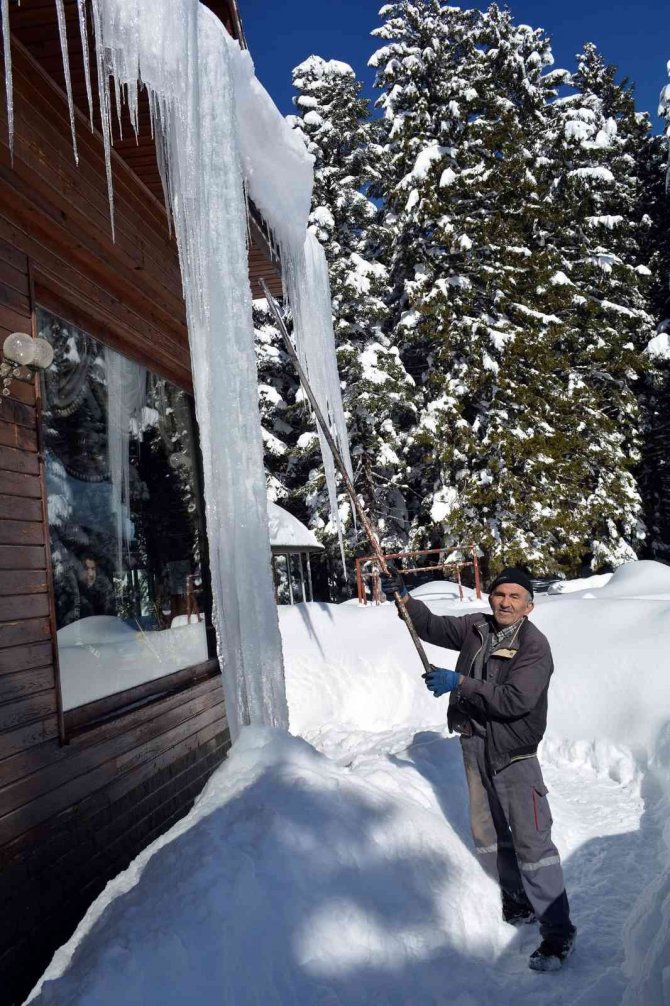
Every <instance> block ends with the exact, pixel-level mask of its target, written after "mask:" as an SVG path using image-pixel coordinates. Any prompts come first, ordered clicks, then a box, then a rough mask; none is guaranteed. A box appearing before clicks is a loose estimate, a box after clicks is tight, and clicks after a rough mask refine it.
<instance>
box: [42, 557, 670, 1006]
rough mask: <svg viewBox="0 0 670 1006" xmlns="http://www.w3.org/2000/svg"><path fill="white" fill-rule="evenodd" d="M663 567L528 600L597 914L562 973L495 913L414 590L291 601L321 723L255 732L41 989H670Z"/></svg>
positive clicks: (177, 999) (63, 992)
mask: <svg viewBox="0 0 670 1006" xmlns="http://www.w3.org/2000/svg"><path fill="white" fill-rule="evenodd" d="M663 573H664V571H663V570H662V569H660V568H657V567H656V565H655V564H652V565H647V564H642V563H636V564H631V567H630V568H625V569H623V570H622V571H621V573H617V574H615V576H614V577H612V585H613V588H614V592H613V596H610V597H609V598H608V597H607V596H606V595H604V594H603V590H604V588H594V590H593V591H592V592H591V593H592V595H593V596H592V597H580V596H579V592H578V593H577V594H574V593H573V594H568V595H567V596H565V597H564V596H560V595H557V596H553V597H541V598H539V599H538V603H537V607H536V609H535V612H534V613H533V616H532V617H533V619H534V620H535V621H536V623H537V624H538V625H539V626H540V628H542V629H543V631H545V632H547V633H548V635H549V638H550V640H551V642H552V644H553V647H554V652H555V657H556V673H555V677H554V679H553V682H552V686H551V693H550V711H551V712H550V716H551V722H550V729H549V734H548V737H547V741H546V743H545V746H544V750H543V754H542V761H543V767H544V771H545V778H546V781H547V784H548V786H549V789H550V791H551V799H552V810H553V814H554V819H555V838H556V841H557V844H558V846H559V848H560V849H561V851H562V854H563V859H564V863H565V871H566V882H567V885H568V892H569V895H570V898H571V902H572V908H573V914H574V917H575V920H576V922H577V925H578V927H579V939H578V946H577V952H576V954H575V955H574V958H573V959H572V960H571V963H570V966H569V967H568V968H566V969H565V971H564V972H563V973H562V974H561V976H560V979H549V980H547V979H546V978H545V977H543V976H537V975H534V974H532V973H531V972H530V971H529V970H528V968H527V963H526V962H527V956H528V953H529V952H530V951H531V950H532V949H533V948H534V946H535V945H536V943H537V932H536V930H535V927H526V928H525V931H523V932H516V931H514V930H511V929H510V928H509V927H507V926H505V925H504V924H503V923H502V922H501V921H499V917H498V911H499V910H498V900H497V898H498V896H497V891H496V889H495V886H494V885H493V884H492V883H491V882H490V881H489V880H488V879H487V878H486V877H485V876H484V874H483V873H482V871H481V870H480V869H479V867H478V865H477V863H476V862H475V858H474V856H473V853H472V849H471V840H470V837H469V833H468V825H467V811H466V794H465V783H464V778H463V771H462V766H461V762H460V751H459V744H458V741H457V740H455V739H454V738H450V737H448V736H447V735H446V731H445V728H444V718H445V708H446V700H438V701H436V700H435V699H433V698H432V696H430V695H429V694H428V693H427V692H426V691H425V689H424V686H423V683H422V681H421V678H420V668H419V667H418V666H417V664H418V660H417V658H416V655H415V653H414V651H413V649H412V646H411V642H410V641H409V640H408V638H406V637H407V633H406V630H405V629H404V626H403V625H402V624H401V623H400V621H399V620H398V618H397V616H396V614H395V611H394V609H393V608H392V606H391V605H383V606H381V607H379V608H375V607H372V606H368V607H366V608H357V607H355V606H352V605H346V604H345V605H340V606H335V605H318V604H312V605H298V606H295V607H293V608H285V609H282V610H281V613H280V620H281V630H282V636H283V642H284V651H285V659H286V669H287V691H288V697H289V707H290V716H291V726H292V729H293V730H294V731H299V732H300V733H301V734H303V735H304V738H306V739H299V738H296V737H290V736H288V735H286V734H283V733H280V732H276V731H272V730H268V729H256V728H254V729H248V730H244V731H243V732H242V735H241V737H240V739H239V741H238V742H237V743H236V745H235V746H234V748H233V751H232V753H231V756H230V758H229V759H228V761H227V762H226V763H225V764H224V765H223V766H222V767H221V769H220V770H219V771H218V772H217V773H216V774H215V776H214V777H213V778H212V780H211V781H210V783H209V784H208V786H207V788H206V790H205V792H204V793H203V795H202V796H201V798H200V800H199V801H198V803H197V804H196V807H195V809H194V810H193V812H192V813H191V814H190V815H189V816H188V817H187V818H186V819H185V820H183V821H182V822H180V823H179V824H178V825H177V826H176V827H175V828H173V829H172V830H171V832H170V833H168V834H167V835H165V836H163V837H162V838H161V839H159V840H158V841H157V842H156V843H154V845H153V846H152V847H151V848H149V849H148V850H146V851H145V852H144V853H143V854H142V855H141V856H140V857H139V858H138V859H137V860H136V861H135V863H133V864H132V866H131V867H130V869H129V870H127V871H126V872H125V873H123V874H121V875H120V876H119V877H118V878H116V880H114V881H113V882H112V883H111V884H110V885H108V888H107V890H106V891H105V892H104V893H103V895H102V896H101V897H100V898H99V899H98V901H97V902H96V903H95V904H94V905H93V906H92V908H91V910H90V911H89V913H88V916H87V918H86V919H85V920H84V922H83V923H82V925H81V926H80V928H79V930H78V932H77V933H76V934H75V936H74V937H73V939H72V940H71V941H70V943H69V944H67V945H66V946H65V947H63V948H62V949H61V951H59V953H58V954H57V955H56V958H55V959H54V961H53V962H52V965H51V966H50V968H49V969H48V971H47V973H46V975H45V980H44V984H43V985H42V986H41V988H38V989H36V991H35V993H34V996H33V1001H35V1002H39V1003H40V1004H42V1006H45V1004H54V1006H55V1004H58V1006H61V1004H65V1003H67V1004H78V1006H84V1004H86V1006H88V1004H90V1006H93V1004H95V1006H112V1004H114V1006H117V1004H118V1003H119V1002H125V1003H130V1004H138V1006H139V1004H142V1006H154V1004H155V1006H158V1004H160V1006H171V1004H174V1006H176V1004H177V1003H179V1004H183V1003H184V1002H198V1003H199V1004H200V1006H210V1004H211V1006H214V1004H216V1006H221V1004H231V1006H232V1004H237V1003H239V1002H244V1003H250V1004H254V1003H258V1004H261V1003H262V1004H263V1006H266V1004H270V1006H275V1004H276V1006H289V1004H290V1006H293V1004H297V1003H300V1004H302V1003H304V1004H310V1006H312V1004H314V1006H339V1004H341V1006H358V1004H360V1006H363V1004H365V1006H368V1004H370V1003H374V1002H376V1003H380V1004H382V1003H383V1004H384V1006H410V1004H412V1006H414V1004H416V1003H417V1002H425V1003H428V1004H435V1006H437V1004H438V1003H443V1002H445V1001H448V1002H449V1003H450V1004H456V1006H489V1004H490V1006H493V1004H496V1006H498V1004H500V1003H509V1002H511V1001H512V1000H513V1001H514V1002H515V1004H517V1003H519V1004H521V1006H559V1004H564V1003H565V1002H571V1003H572V1004H574V1006H616V1004H620V1006H638V1004H642V1003H644V1006H667V1003H668V1002H669V1001H670V1000H669V999H668V985H667V960H668V948H669V947H670V921H669V912H668V906H669V905H670V883H669V881H668V877H669V876H670V850H669V849H668V845H667V844H666V842H665V841H664V838H663V825H664V821H665V818H666V817H667V802H666V801H667V786H668V780H669V779H670V771H669V769H670V689H669V688H667V686H666V685H665V676H666V674H667V658H666V657H665V653H666V650H667V645H666V641H665V634H664V633H663V631H662V630H663V628H664V627H666V626H667V624H668V615H669V614H670V612H669V610H668V609H669V605H668V602H667V601H666V599H665V597H664V592H665V581H664V580H663ZM617 581H618V584H619V586H617ZM652 587H653V589H654V590H658V591H659V593H658V594H655V593H654V592H653V590H652ZM619 588H621V589H622V590H623V591H624V592H625V595H626V596H620V595H619V593H618V591H619ZM632 591H638V592H639V593H640V594H642V595H643V597H644V600H641V599H640V598H639V597H634V596H630V594H631V592H632ZM422 592H423V593H424V594H426V595H432V596H431V598H430V605H431V607H432V608H433V609H434V610H439V611H443V612H444V613H447V612H450V613H463V612H464V611H470V610H473V607H475V608H476V607H477V606H478V605H477V602H473V601H465V602H458V601H456V600H454V598H453V597H449V596H448V595H449V593H450V592H451V590H450V587H449V585H443V584H441V585H426V586H425V587H424V588H422ZM440 593H442V594H443V595H445V594H446V595H447V596H446V597H445V596H443V597H442V599H439V597H438V596H437V595H439V594H440ZM481 607H482V609H483V608H484V607H485V604H482V605H481ZM432 655H433V656H434V657H435V658H436V659H439V660H440V662H441V663H443V664H447V663H448V662H449V659H448V658H449V654H448V653H447V652H446V651H439V650H436V649H435V650H434V652H433V654H432ZM308 741H310V742H311V743H308ZM317 747H318V748H319V749H320V751H319V750H317ZM324 752H325V754H324Z"/></svg>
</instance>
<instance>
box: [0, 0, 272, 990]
mask: <svg viewBox="0 0 670 1006" xmlns="http://www.w3.org/2000/svg"><path fill="white" fill-rule="evenodd" d="M208 6H210V7H211V8H212V9H213V10H214V12H215V13H216V14H217V15H218V16H220V17H221V18H222V20H224V23H227V27H228V28H229V30H230V31H231V32H232V33H234V34H236V35H237V36H238V37H239V36H240V33H241V28H240V26H239V20H238V15H237V9H236V5H235V3H234V2H233V0H208ZM65 10H66V17H67V25H68V34H69V46H70V52H71V61H72V69H73V83H74V88H75V97H76V100H77V104H78V106H79V111H78V113H77V140H78V145H79V165H78V166H77V165H76V164H75V162H74V159H73V155H72V147H71V139H70V124H69V115H68V109H67V104H66V101H65V97H64V94H63V90H62V84H63V74H62V65H61V64H60V47H59V45H58V43H57V39H58V31H57V22H56V14H55V4H54V0H23V3H22V4H21V6H20V7H19V6H18V5H16V4H12V5H11V23H12V30H13V36H14V37H13V44H12V58H13V82H14V110H15V145H14V156H13V159H12V157H11V155H10V151H9V146H8V132H7V115H6V103H5V95H4V81H0V346H1V344H2V341H3V340H4V338H5V337H6V335H7V334H9V333H10V332H12V331H23V332H29V333H31V332H32V333H33V334H36V333H35V324H36V322H35V311H36V307H37V305H41V306H43V307H45V308H47V309H49V310H51V311H53V312H55V313H57V314H59V315H61V316H63V317H64V318H66V319H67V320H69V321H71V322H72V323H74V324H76V325H79V326H81V327H83V328H85V329H86V330H87V331H89V332H90V333H91V334H92V335H93V336H95V337H96V338H99V339H101V340H102V341H104V342H105V343H106V344H108V345H110V346H111V347H112V348H114V349H116V350H118V351H120V352H122V353H124V354H126V355H127V356H130V357H132V358H133V359H136V360H137V361H139V362H140V363H142V364H143V365H145V366H147V367H148V368H150V369H151V370H152V371H154V372H156V373H158V374H161V375H163V376H164V377H166V378H168V379H169V380H170V381H172V382H174V383H175V384H177V385H179V386H180V387H182V388H184V389H186V390H187V391H190V390H191V387H192V385H191V371H190V360H189V347H188V334H187V329H186V317H185V308H184V302H183V298H182V293H181V280H180V272H179V262H178V256H177V249H176V245H175V242H174V239H173V238H172V237H171V236H170V233H169V230H168V226H167V217H166V213H165V209H164V206H163V204H162V198H163V197H162V190H161V188H160V180H159V178H158V174H157V170H156V164H155V154H154V152H153V142H152V141H151V138H150V136H148V135H144V136H143V137H142V138H141V143H140V144H139V145H138V144H136V143H135V141H134V139H133V140H132V141H130V140H128V139H126V140H125V141H120V142H119V147H118V151H117V152H116V153H114V155H113V176H114V193H115V224H116V240H115V241H113V240H112V237H111V233H110V223H109V210H108V203H107V191H106V182H105V163H104V155H103V147H102V140H101V137H100V135H99V133H98V132H91V130H90V128H89V126H88V122H87V120H86V119H85V117H84V115H83V114H82V112H83V111H85V110H86V99H85V94H84V91H83V74H82V72H81V43H80V41H79V33H78V27H77V21H76V2H75V0H66V4H65ZM93 62H94V61H93ZM142 115H143V124H144V125H145V126H146V121H147V109H146V108H144V109H143V113H142ZM252 233H253V235H254V244H253V246H252V248H251V249H250V269H251V275H252V280H253V281H254V282H255V280H256V279H257V278H258V276H260V275H263V276H265V277H269V278H271V279H272V283H273V286H274V289H275V291H276V292H280V290H281V278H280V274H279V270H278V267H277V265H276V263H272V262H271V261H270V260H269V258H268V255H269V252H268V249H267V247H266V246H265V244H264V241H263V236H262V231H261V229H260V228H259V227H257V226H256V224H253V225H252ZM254 292H257V291H256V290H255V291H254ZM40 410H41V402H40V389H39V383H38V382H36V381H29V382H18V381H14V382H13V384H12V387H11V396H10V397H9V398H2V399H0V903H1V904H2V906H3V911H2V912H1V913H0V1006H13V1004H18V1003H19V1002H21V1001H22V1000H23V998H24V997H25V995H26V994H27V992H28V991H29V989H30V988H31V986H32V985H33V983H34V982H35V981H36V980H37V978H38V977H39V975H40V974H41V972H42V971H43V969H44V967H45V966H46V964H47V963H48V961H49V959H50V957H51V955H52V954H53V952H54V951H55V949H56V948H57V947H58V946H59V945H60V944H61V943H62V942H63V941H64V940H65V939H67V938H68V936H69V935H70V933H71V932H72V930H73V929H74V927H75V926H76V925H77V923H78V922H79V920H80V919H81V917H82V915H83V914H84V912H85V911H86V909H87V907H88V906H89V904H90V902H91V900H92V899H93V898H94V897H95V896H96V895H97V894H98V893H99V892H100V891H101V890H102V888H103V887H104V884H105V883H106V882H107V880H108V879H109V878H110V877H112V876H114V875H115V874H116V873H117V872H118V871H119V870H120V869H123V868H124V867H125V866H127V865H128V863H129V862H130V861H131V860H132V859H133V858H134V856H136V855H137V854H138V852H139V851H141V849H142V848H143V847H145V846H146V844H147V843H148V842H149V841H151V840H152V839H153V838H155V837H157V836H158V835H159V834H161V833H162V832H163V831H164V830H165V829H166V828H167V827H169V826H170V825H171V824H172V823H173V822H174V821H176V820H178V819H179V817H181V816H183V814H184V813H186V811H187V810H188V809H189V807H190V806H191V805H192V802H193V800H194V799H195V797H196V796H197V794H198V793H199V791H200V790H201V788H202V786H203V784H204V782H205V781H206V779H207V778H208V776H209V775H210V774H211V772H212V771H213V769H214V768H215V767H216V766H217V765H218V764H219V763H220V762H221V760H222V759H223V757H224V756H225V752H226V750H227V748H228V746H229V743H230V736H229V732H228V726H227V721H226V715H225V708H224V700H223V691H222V686H221V678H220V674H219V673H218V666H217V664H216V661H210V662H208V663H206V664H203V665H201V666H200V667H199V668H197V673H195V674H194V675H191V676H189V675H188V674H185V673H183V672H178V673H177V674H174V675H172V676H171V677H170V679H163V682H162V683H161V688H162V689H163V690H162V691H161V694H160V697H157V696H156V692H155V691H154V692H153V694H152V689H151V688H146V689H145V690H144V691H143V692H141V693H138V695H137V696H134V698H135V701H134V704H133V705H132V707H130V706H129V707H128V709H127V711H126V712H125V713H123V714H119V713H118V711H117V712H116V713H114V712H113V711H111V712H110V711H109V710H108V708H107V706H106V705H105V703H104V700H103V701H100V702H99V703H98V704H97V705H96V704H92V705H94V706H95V709H94V710H93V712H94V713H95V715H96V717H97V719H96V723H95V725H93V726H91V725H90V719H89V721H88V725H87V727H86V729H82V728H81V723H80V717H79V713H78V711H77V710H72V711H71V712H69V713H68V714H67V716H66V715H64V714H63V712H62V709H61V705H60V695H59V683H58V660H57V647H56V642H55V624H56V623H55V603H54V596H53V586H52V576H51V569H50V549H49V539H48V525H47V509H46V498H45V485H44V470H43V468H44V466H43V457H42V441H41V427H40V415H41V412H40ZM90 712H91V711H90V710H89V713H90Z"/></svg>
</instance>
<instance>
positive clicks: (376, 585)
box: [356, 543, 482, 604]
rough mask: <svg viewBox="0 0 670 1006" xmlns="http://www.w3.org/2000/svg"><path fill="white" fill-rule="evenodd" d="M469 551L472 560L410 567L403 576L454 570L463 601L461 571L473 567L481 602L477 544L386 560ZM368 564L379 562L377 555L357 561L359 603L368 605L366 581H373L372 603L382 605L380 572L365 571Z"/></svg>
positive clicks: (399, 554) (401, 554) (391, 556)
mask: <svg viewBox="0 0 670 1006" xmlns="http://www.w3.org/2000/svg"><path fill="white" fill-rule="evenodd" d="M465 551H469V552H470V555H471V556H472V558H471V559H467V560H463V559H456V560H453V561H450V560H449V559H446V560H444V561H443V562H439V563H437V564H436V565H433V566H409V567H405V568H404V569H403V571H402V573H403V576H404V575H405V574H411V573H429V572H431V571H433V570H440V571H441V572H443V573H444V572H446V571H447V570H453V571H454V572H455V574H456V582H457V583H458V593H459V597H460V599H461V601H462V600H463V599H464V595H463V584H462V581H461V570H463V569H468V568H470V567H472V569H473V571H474V577H475V594H476V597H477V600H478V601H480V600H481V597H482V587H481V574H480V569H479V554H478V553H479V550H478V548H477V545H476V544H475V543H473V544H471V545H452V546H451V547H450V548H448V549H445V548H422V549H415V550H414V551H411V552H395V553H393V554H389V555H385V556H384V558H385V559H413V558H415V557H416V556H420V555H435V554H436V553H438V554H444V553H445V552H447V553H453V552H465ZM366 562H377V556H375V555H362V556H359V557H358V558H357V559H356V590H357V594H358V603H359V604H367V603H368V599H367V595H366V592H365V580H371V587H372V601H373V603H374V604H380V603H381V588H380V582H379V571H378V570H376V569H373V570H370V571H369V572H367V571H364V570H363V564H364V563H366Z"/></svg>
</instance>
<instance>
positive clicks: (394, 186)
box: [255, 0, 670, 593]
mask: <svg viewBox="0 0 670 1006" xmlns="http://www.w3.org/2000/svg"><path fill="white" fill-rule="evenodd" d="M380 15H381V17H380V20H381V23H380V25H379V27H378V28H377V29H376V30H375V32H374V35H375V36H376V39H375V40H374V42H373V44H372V45H371V49H374V48H375V45H376V46H377V48H376V51H374V52H372V55H371V60H370V65H371V66H373V67H374V68H375V71H376V89H377V98H376V101H375V102H370V101H368V100H367V99H366V98H364V97H363V95H362V88H363V85H362V83H361V82H360V81H359V80H358V79H357V77H356V74H355V72H354V71H353V70H352V68H351V67H350V66H348V65H347V64H346V63H342V62H338V61H335V60H328V61H326V60H324V59H322V58H320V57H318V56H310V57H309V58H307V59H306V60H305V61H304V62H303V63H302V64H301V65H299V66H297V67H296V68H295V70H294V72H293V84H294V87H295V91H296V97H295V99H294V101H295V106H296V114H295V116H294V117H293V120H292V122H293V126H294V128H295V129H296V130H298V131H299V133H300V134H301V136H302V137H303V139H304V142H305V144H306V145H307V148H308V150H309V152H310V153H311V154H312V155H313V156H314V158H315V170H316V179H315V188H314V197H313V203H312V213H311V220H310V223H311V228H312V230H313V231H314V233H315V234H316V235H317V237H318V239H319V241H320V242H321V243H322V244H323V247H324V249H325V252H326V255H327V258H328V262H329V268H330V278H331V289H332V302H333V316H334V322H335V334H336V342H337V352H338V362H339V368H340V375H341V379H342V386H343V397H344V405H345V410H346V417H347V423H348V428H349V435H350V444H351V451H352V459H353V463H354V469H355V473H356V484H357V488H358V491H359V492H360V494H361V496H362V497H363V499H364V501H365V503H366V504H367V505H368V506H369V508H370V512H371V513H372V514H373V515H374V517H375V519H376V520H377V521H378V524H379V527H380V531H381V536H382V543H383V547H384V549H385V550H386V551H387V552H391V551H396V550H402V549H407V548H410V549H419V548H431V547H443V546H447V545H451V544H457V543H462V542H471V541H474V542H476V543H477V544H478V545H479V547H480V549H481V551H482V553H483V555H484V564H485V570H486V572H490V573H492V572H495V571H497V570H499V569H500V568H501V567H503V566H505V565H513V564H517V563H524V564H528V565H529V566H530V567H531V568H532V571H533V573H534V574H535V575H546V576H555V575H567V576H570V575H576V574H579V573H582V574H584V573H585V572H587V571H594V572H598V571H602V570H607V569H611V568H613V567H615V566H617V565H619V564H620V563H621V562H623V561H626V560H627V559H632V558H635V557H638V558H654V559H658V560H665V561H670V435H669V434H670V287H669V277H670V211H669V207H670V204H669V202H668V191H667V171H668V136H667V135H666V136H663V135H660V134H659V133H658V132H655V131H654V127H653V126H652V123H651V119H650V116H649V115H648V114H647V113H644V112H641V111H638V110H637V109H636V105H635V95H634V90H633V87H632V85H631V84H630V83H629V82H628V81H627V80H626V79H625V77H623V76H622V75H621V74H620V72H619V69H618V68H617V67H615V66H611V65H608V63H607V61H606V60H605V58H604V57H603V55H601V53H600V52H599V50H598V48H597V45H596V44H593V43H591V42H588V43H587V44H585V45H584V47H583V49H582V51H581V52H580V53H579V55H578V56H577V58H576V60H575V64H574V65H573V66H571V67H569V68H566V69H560V68H557V66H556V65H555V62H554V58H553V56H552V50H551V41H550V39H549V37H548V36H547V35H546V34H545V32H544V31H543V30H542V29H541V28H537V29H535V28H531V27H529V26H528V25H524V24H519V23H517V20H516V19H515V17H514V13H513V11H510V10H509V9H507V8H503V7H500V6H498V5H497V4H492V5H491V6H490V7H488V9H486V10H483V11H480V10H465V9H460V8H458V7H451V6H443V5H442V4H441V3H439V2H438V0H398V2H395V3H390V4H388V5H387V6H385V7H384V8H383V9H382V11H381V12H380ZM669 55H670V53H669ZM664 78H665V79H666V80H667V77H666V68H664V67H662V66H661V67H659V90H660V88H661V87H662V86H663V82H664ZM654 111H655V109H654ZM660 113H661V115H663V116H664V117H665V118H666V120H667V123H668V131H667V132H668V135H670V86H668V87H667V88H664V90H663V91H662V92H661V106H660ZM255 324H256V330H257V351H258V360H259V368H260V375H261V378H260V379H261V411H262V421H263V428H264V438H265V451H266V467H267V469H268V471H269V479H270V495H271V498H273V499H274V500H275V501H276V502H278V503H279V504H283V505H287V506H288V507H289V509H291V510H292V511H293V512H294V513H296V515H298V516H300V517H301V518H302V519H303V520H305V521H306V522H307V523H308V524H309V525H310V526H311V527H312V528H313V529H314V530H315V531H316V533H317V535H318V536H319V537H320V539H321V540H322V541H323V543H324V544H325V545H326V546H327V549H328V555H329V557H330V563H329V573H328V575H329V577H330V579H331V585H332V586H333V587H334V593H337V591H338V590H341V588H342V587H343V581H342V573H341V565H340V564H339V563H338V561H337V556H338V553H339V548H338V545H337V530H336V528H335V527H334V526H333V525H332V522H331V519H330V511H329V506H328V495H327V490H326V487H325V485H324V481H323V475H322V471H321V465H320V458H319V451H318V438H317V435H316V430H313V432H305V430H310V429H312V427H311V425H310V424H311V420H310V418H309V415H308V413H307V412H306V407H305V401H304V397H303V395H302V393H301V392H300V390H299V386H298V383H297V379H296V376H295V374H294V373H293V371H292V368H291V365H290V363H289V361H288V359H287V357H286V356H285V354H284V352H283V351H282V348H281V341H280V338H279V335H278V333H277V332H276V331H275V329H274V327H273V324H272V319H271V317H270V315H269V314H267V313H266V312H265V310H264V308H263V306H262V303H260V304H258V305H257V306H256V308H255ZM340 502H341V515H342V518H343V521H344V527H345V536H346V540H345V544H346V548H347V552H348V555H349V556H353V555H355V554H364V553H365V549H366V545H365V542H364V539H363V538H362V537H361V531H360V528H357V527H356V524H355V522H354V521H353V519H352V515H351V512H350V507H349V504H348V503H347V500H346V497H345V495H344V494H343V495H342V498H341V501H340ZM349 572H350V574H351V571H349ZM338 578H339V579H338Z"/></svg>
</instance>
